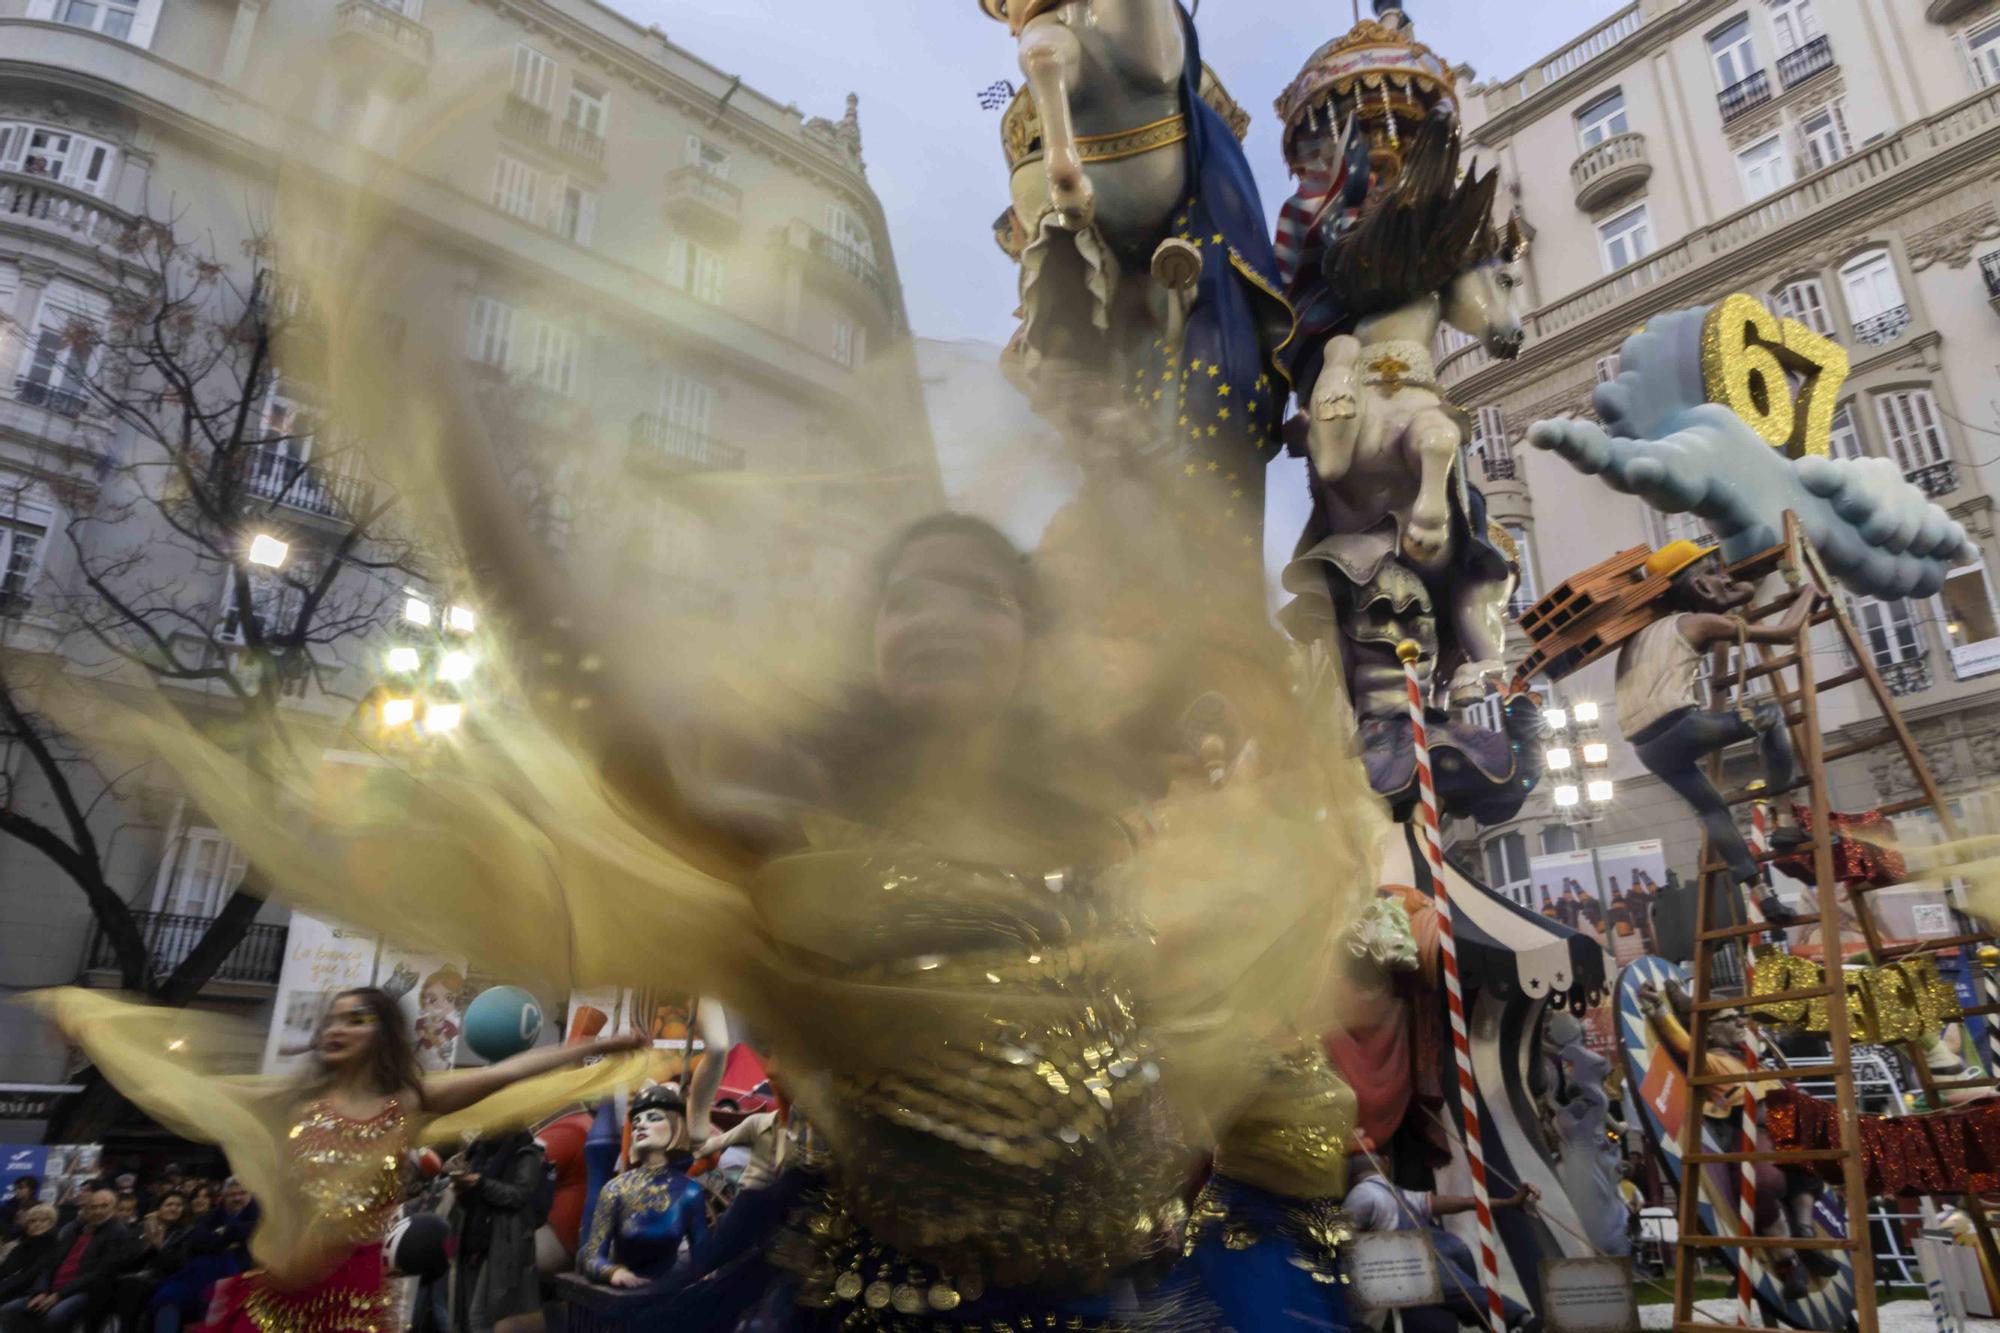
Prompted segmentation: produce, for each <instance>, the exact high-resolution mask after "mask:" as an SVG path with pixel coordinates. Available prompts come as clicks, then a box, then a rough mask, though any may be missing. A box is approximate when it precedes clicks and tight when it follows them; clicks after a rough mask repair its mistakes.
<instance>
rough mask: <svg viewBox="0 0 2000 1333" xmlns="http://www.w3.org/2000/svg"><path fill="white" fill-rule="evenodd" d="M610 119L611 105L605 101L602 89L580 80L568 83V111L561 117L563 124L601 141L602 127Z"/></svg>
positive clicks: (602, 135)
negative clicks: (594, 136)
mask: <svg viewBox="0 0 2000 1333" xmlns="http://www.w3.org/2000/svg"><path fill="white" fill-rule="evenodd" d="M610 119H611V104H610V102H609V101H607V100H606V98H605V96H604V90H603V89H601V88H594V87H592V86H591V85H590V84H587V83H585V82H584V81H583V80H582V79H576V80H574V81H572V82H571V83H570V86H569V111H568V113H567V114H566V115H565V116H564V117H563V121H564V123H565V124H568V125H570V126H573V127H574V128H576V129H579V130H581V131H583V132H584V133H585V134H592V135H596V136H597V137H598V138H600V139H602V138H603V137H604V127H605V125H606V124H607V123H608V122H609V121H610Z"/></svg>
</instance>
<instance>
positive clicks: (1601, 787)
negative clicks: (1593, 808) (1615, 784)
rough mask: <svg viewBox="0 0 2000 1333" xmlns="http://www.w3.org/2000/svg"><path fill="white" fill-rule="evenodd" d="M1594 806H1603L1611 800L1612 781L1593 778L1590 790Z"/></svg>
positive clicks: (1589, 793)
mask: <svg viewBox="0 0 2000 1333" xmlns="http://www.w3.org/2000/svg"><path fill="white" fill-rule="evenodd" d="M1588 795H1589V797H1590V802H1591V804H1592V805H1603V804H1604V803H1605V802H1607V801H1609V800H1610V799H1611V779H1610V778H1592V779H1591V781H1590V787H1589V790H1588Z"/></svg>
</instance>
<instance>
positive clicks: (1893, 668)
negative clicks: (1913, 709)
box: [1880, 654, 1931, 698]
mask: <svg viewBox="0 0 2000 1333" xmlns="http://www.w3.org/2000/svg"><path fill="white" fill-rule="evenodd" d="M1880 670H1881V673H1882V683H1883V684H1884V685H1885V686H1887V687H1888V689H1889V693H1891V694H1893V695H1896V696H1897V697H1898V698H1900V697H1902V696H1903V695H1906V694H1919V693H1922V692H1923V691H1924V690H1927V689H1929V688H1930V687H1931V659H1930V655H1929V654H1923V655H1921V656H1917V657H1906V658H1904V659H1903V660H1902V661H1900V662H1891V663H1889V664H1888V665H1887V666H1884V667H1881V668H1880Z"/></svg>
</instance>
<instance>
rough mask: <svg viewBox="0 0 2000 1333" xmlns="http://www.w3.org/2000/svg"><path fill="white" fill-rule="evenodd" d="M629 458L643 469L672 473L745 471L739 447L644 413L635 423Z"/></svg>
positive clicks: (635, 418) (680, 424) (659, 416)
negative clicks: (643, 467)
mask: <svg viewBox="0 0 2000 1333" xmlns="http://www.w3.org/2000/svg"><path fill="white" fill-rule="evenodd" d="M628 457H629V458H630V459H631V460H632V461H633V462H634V463H637V464H640V465H642V466H647V467H655V468H661V469H664V470H665V471H667V472H672V473H686V472H736V471H740V470H741V469H742V467H743V451H742V450H741V449H739V448H737V447H736V446H735V445H733V444H724V443H722V442H721V441H720V440H717V439H716V438H715V437H714V436H712V435H710V434H709V433H708V432H707V431H704V430H696V429H695V428H694V427H692V426H688V425H686V424H684V423H682V422H678V421H669V420H667V419H666V418H665V417H663V416H661V415H660V414H659V413H657V412H641V413H640V414H639V415H638V416H636V417H634V418H633V419H632V444H631V452H630V454H629V455H628Z"/></svg>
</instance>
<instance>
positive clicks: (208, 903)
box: [153, 828, 247, 968]
mask: <svg viewBox="0 0 2000 1333" xmlns="http://www.w3.org/2000/svg"><path fill="white" fill-rule="evenodd" d="M246 865H247V862H246V861H245V859H244V857H243V854H242V853H241V852H239V851H237V850H236V848H235V846H234V845H232V844H231V843H230V841H229V839H227V838H225V837H223V836H222V833H221V831H220V830H219V829H212V828H190V829H187V830H185V831H183V832H182V834H181V839H180V846H179V847H178V848H177V849H176V850H175V854H174V855H173V856H171V857H170V858H168V861H167V863H166V864H164V865H162V866H161V867H160V870H161V877H160V883H159V884H158V885H157V886H156V887H155V889H154V891H153V910H155V911H158V912H165V913H167V914H169V915H172V916H196V917H212V916H214V915H215V914H216V913H217V912H220V911H221V910H222V904H223V902H224V901H225V900H227V898H228V897H229V894H230V891H231V890H233V889H234V888H235V887H236V881H237V880H239V879H241V878H242V877H243V871H244V869H245V868H246ZM194 938H195V937H194V936H192V935H189V936H186V937H185V938H183V937H181V936H180V935H179V934H178V933H176V932H167V934H166V936H165V937H164V938H162V939H161V940H160V942H159V946H158V947H161V948H167V947H169V944H168V941H169V940H177V941H179V943H180V945H181V948H180V950H179V952H180V954H181V956H182V957H185V956H186V955H187V953H188V951H189V950H190V949H191V948H192V947H193V944H194ZM179 961H180V960H179V959H178V958H176V959H172V960H170V961H166V966H168V967H169V968H171V967H172V966H174V965H175V964H177V963H178V962H179Z"/></svg>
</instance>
